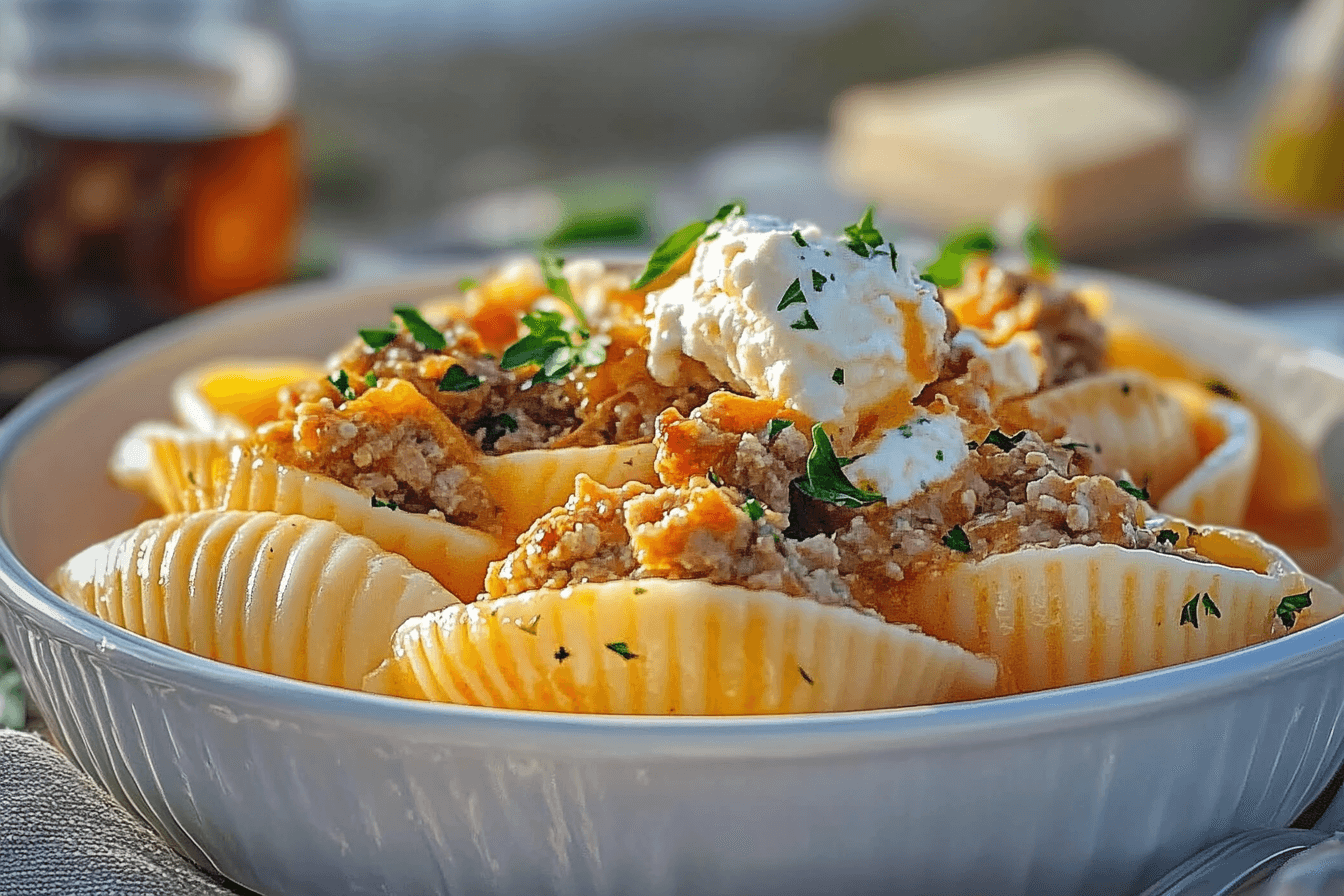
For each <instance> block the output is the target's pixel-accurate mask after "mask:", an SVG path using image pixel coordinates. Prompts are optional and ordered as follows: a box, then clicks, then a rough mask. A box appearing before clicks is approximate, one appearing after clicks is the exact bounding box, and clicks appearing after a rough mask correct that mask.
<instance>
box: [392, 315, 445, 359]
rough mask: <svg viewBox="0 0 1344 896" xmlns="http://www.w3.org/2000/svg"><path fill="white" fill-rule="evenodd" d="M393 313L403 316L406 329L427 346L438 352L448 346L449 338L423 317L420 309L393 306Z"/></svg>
mask: <svg viewBox="0 0 1344 896" xmlns="http://www.w3.org/2000/svg"><path fill="white" fill-rule="evenodd" d="M392 313H393V314H395V315H396V316H397V317H399V318H401V322H402V323H404V324H405V325H406V329H407V330H410V332H411V336H412V337H413V338H414V339H415V341H416V342H418V343H420V344H421V345H423V346H424V347H425V348H427V349H429V350H430V351H435V352H437V351H442V350H443V349H445V348H447V347H448V340H446V339H444V338H443V334H442V333H440V332H439V331H438V330H437V329H435V328H434V326H433V325H431V324H430V323H429V321H427V320H425V319H424V318H423V317H421V316H420V312H419V311H416V310H415V309H414V308H412V307H410V306H409V305H402V306H401V307H399V308H393V309H392Z"/></svg>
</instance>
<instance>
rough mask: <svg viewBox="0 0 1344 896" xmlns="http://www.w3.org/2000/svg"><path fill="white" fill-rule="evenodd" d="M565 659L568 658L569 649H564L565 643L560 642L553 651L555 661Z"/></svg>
mask: <svg viewBox="0 0 1344 896" xmlns="http://www.w3.org/2000/svg"><path fill="white" fill-rule="evenodd" d="M567 659H569V651H568V650H566V649H565V645H563V644H561V645H560V646H559V647H558V648H557V649H556V651H555V661H556V662H557V663H563V662H564V661H565V660H567Z"/></svg>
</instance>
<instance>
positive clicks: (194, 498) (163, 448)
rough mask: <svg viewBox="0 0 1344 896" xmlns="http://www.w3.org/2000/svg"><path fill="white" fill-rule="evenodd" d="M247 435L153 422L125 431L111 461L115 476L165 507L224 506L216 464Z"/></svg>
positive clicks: (175, 510)
mask: <svg viewBox="0 0 1344 896" xmlns="http://www.w3.org/2000/svg"><path fill="white" fill-rule="evenodd" d="M241 444H242V440H241V439H240V438H239V437H237V436H233V435H230V434H228V433H226V432H200V431H197V430H190V429H183V428H182V427H180V426H174V425H172V424H169V423H159V422H148V423H141V424H138V425H137V426H134V427H132V428H131V430H130V431H129V432H127V433H126V435H124V436H122V437H121V440H120V441H119V442H118V443H117V446H116V448H115V449H114V450H113V453H112V459H111V461H110V462H109V463H108V473H109V475H110V476H111V477H112V481H114V482H115V483H117V485H119V486H121V487H122V488H125V489H127V490H128V491H133V492H136V493H138V494H140V495H143V496H144V497H146V498H149V499H150V500H152V501H153V502H154V503H155V504H157V505H158V506H159V508H160V509H161V510H162V512H164V513H182V512H184V511H192V510H206V509H209V508H213V507H218V506H219V502H220V500H221V497H220V496H219V495H218V494H216V493H215V484H216V482H217V478H216V476H215V465H216V464H222V463H224V462H225V460H226V459H227V458H228V455H229V451H230V450H232V449H233V448H234V447H235V446H238V445H241Z"/></svg>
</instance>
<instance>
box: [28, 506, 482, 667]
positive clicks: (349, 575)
mask: <svg viewBox="0 0 1344 896" xmlns="http://www.w3.org/2000/svg"><path fill="white" fill-rule="evenodd" d="M51 585H52V588H53V589H54V590H55V591H56V592H57V593H58V594H60V595H61V596H62V597H64V598H65V599H66V600H68V601H70V602H71V603H73V604H75V605H76V606H79V607H81V608H82V609H84V610H87V611H89V612H91V613H94V614H96V615H98V616H100V617H101V618H103V619H106V620H108V621H109V622H112V623H115V624H117V625H120V626H122V627H123V628H126V629H129V630H130V631H133V632H136V633H137V634H141V635H144V636H145V637H148V638H152V639H154V640H156V641H161V642H163V643H165V644H169V645H171V646H173V647H178V648H181V649H183V650H188V651H191V652H192V653H195V654H197V655H199V656H204V657H208V658H210V659H216V660H221V661H223V662H226V663H232V664H234V665H238V666H244V667H246V668H249V669H254V670H257V671H260V672H271V673H274V674H277V675H284V676H288V677H290V678H298V679H302V680H305V681H311V682H315V683H318V684H330V685H338V686H341V687H358V686H359V684H360V682H361V680H362V679H363V677H364V675H365V674H366V673H368V672H369V671H370V670H371V669H373V668H374V667H375V666H377V665H378V663H379V662H381V661H382V660H383V659H384V658H386V657H387V655H388V644H389V639H390V638H391V636H392V633H393V631H394V630H395V629H396V627H397V626H398V625H399V624H400V623H401V622H402V621H404V620H406V619H408V618H411V617H414V616H418V615H419V614H422V613H426V612H429V611H431V610H435V609H438V608H440V607H444V606H448V605H450V604H456V603H457V598H456V597H455V596H454V595H453V594H451V593H450V592H449V591H447V590H446V589H444V588H443V587H442V586H441V585H439V583H438V582H436V581H434V579H433V578H431V577H430V576H429V575H427V574H426V573H424V572H422V571H420V570H418V569H416V568H415V567H413V566H411V564H410V563H409V562H408V561H407V560H406V559H405V558H404V557H401V556H399V555H397V554H393V553H390V552H388V551H384V550H382V549H381V548H379V547H378V546H377V545H376V544H374V543H373V542H372V541H370V540H368V539H367V538H360V537H357V536H354V535H351V534H349V533H348V532H346V531H344V530H343V529H341V528H340V527H339V526H337V525H335V524H334V523H329V522H324V521H319V520H314V519H308V518H306V517H302V516H282V515H280V514H276V513H246V512H239V511H204V512H199V513H191V514H175V515H172V516H166V517H161V518H159V519H155V520H150V521H148V522H146V523H143V524H141V525H140V526H137V527H136V528H134V529H131V530H130V531H128V532H124V533H122V534H121V535H118V536H116V537H115V538H112V539H110V540H108V541H105V542H102V543H100V544H96V545H94V546H92V547H90V548H87V549H85V550H84V551H83V552H81V553H80V554H78V555H76V556H75V557H74V558H73V559H71V560H69V561H68V562H67V563H65V564H64V565H63V566H61V567H60V568H59V569H58V570H57V571H56V573H55V574H54V575H53V577H52V580H51Z"/></svg>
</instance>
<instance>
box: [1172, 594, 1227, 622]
mask: <svg viewBox="0 0 1344 896" xmlns="http://www.w3.org/2000/svg"><path fill="white" fill-rule="evenodd" d="M1200 608H1203V610H1204V615H1205V616H1213V617H1215V618H1217V619H1221V618H1222V617H1223V614H1222V613H1221V612H1219V610H1218V605H1217V604H1215V603H1214V602H1213V598H1211V597H1210V596H1209V593H1208V592H1207V591H1206V592H1204V593H1203V594H1196V595H1195V596H1194V597H1192V598H1190V599H1189V600H1188V601H1186V602H1185V603H1183V604H1181V625H1185V624H1186V623H1189V624H1190V625H1192V626H1193V627H1195V628H1199V610H1200Z"/></svg>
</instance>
